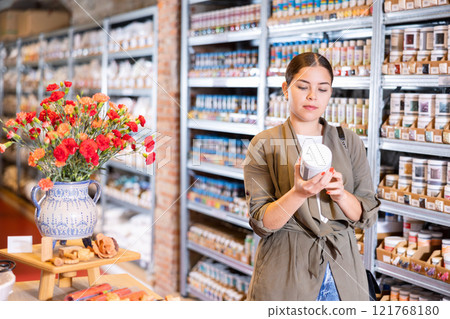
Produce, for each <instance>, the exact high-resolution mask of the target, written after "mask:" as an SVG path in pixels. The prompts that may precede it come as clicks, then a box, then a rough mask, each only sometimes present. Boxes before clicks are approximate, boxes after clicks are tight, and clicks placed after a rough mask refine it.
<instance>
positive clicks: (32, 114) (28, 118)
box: [25, 111, 36, 124]
mask: <svg viewBox="0 0 450 319" xmlns="http://www.w3.org/2000/svg"><path fill="white" fill-rule="evenodd" d="M35 117H36V111H34V112H28V113H27V115H26V116H25V120H26V121H27V124H30V123H31V122H33V119H34V118H35Z"/></svg>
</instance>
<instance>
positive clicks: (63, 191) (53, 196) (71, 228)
mask: <svg viewBox="0 0 450 319" xmlns="http://www.w3.org/2000/svg"><path fill="white" fill-rule="evenodd" d="M90 184H95V185H96V187H97V192H96V194H95V196H94V199H92V198H91V197H90V196H89V193H88V188H89V185H90ZM39 189H40V187H39V186H38V185H36V186H35V187H33V189H32V191H31V200H32V201H33V204H34V206H35V207H36V211H35V222H36V225H37V228H38V229H39V232H40V233H41V235H42V236H47V237H52V238H53V240H68V239H79V238H88V237H91V236H92V234H93V233H94V227H95V224H96V223H97V207H96V205H95V204H96V203H97V201H98V199H99V198H100V195H101V186H100V184H99V183H98V182H97V181H94V180H87V181H82V182H71V183H64V182H55V183H54V185H53V188H52V189H51V190H49V191H46V193H45V195H44V197H42V198H41V200H39V202H38V201H37V200H36V193H37V191H38V190H39Z"/></svg>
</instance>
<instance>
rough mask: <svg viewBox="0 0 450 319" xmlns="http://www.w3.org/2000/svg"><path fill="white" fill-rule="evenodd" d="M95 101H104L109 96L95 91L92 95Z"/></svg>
mask: <svg viewBox="0 0 450 319" xmlns="http://www.w3.org/2000/svg"><path fill="white" fill-rule="evenodd" d="M92 98H93V99H94V101H95V102H97V103H104V102H106V101H108V100H109V96H107V95H105V94H103V93H95V94H94V96H93V97H92Z"/></svg>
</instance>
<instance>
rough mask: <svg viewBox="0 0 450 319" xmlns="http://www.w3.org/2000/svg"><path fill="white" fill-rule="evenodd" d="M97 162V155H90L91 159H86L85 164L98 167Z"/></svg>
mask: <svg viewBox="0 0 450 319" xmlns="http://www.w3.org/2000/svg"><path fill="white" fill-rule="evenodd" d="M98 160H99V156H98V154H97V153H95V154H94V155H92V157H90V158H86V162H88V163H91V164H92V165H94V166H97V165H98Z"/></svg>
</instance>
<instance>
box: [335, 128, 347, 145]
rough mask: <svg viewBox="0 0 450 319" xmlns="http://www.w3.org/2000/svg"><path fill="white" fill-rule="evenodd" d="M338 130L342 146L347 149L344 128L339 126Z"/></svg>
mask: <svg viewBox="0 0 450 319" xmlns="http://www.w3.org/2000/svg"><path fill="white" fill-rule="evenodd" d="M336 129H337V131H338V135H339V138H340V140H341V142H342V145H344V148H345V149H347V144H346V143H345V134H344V129H343V128H342V126H337V127H336Z"/></svg>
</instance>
